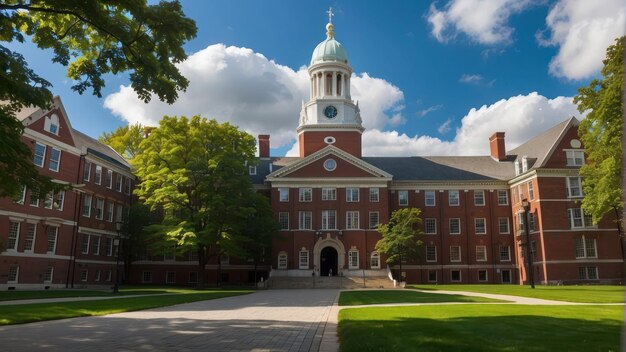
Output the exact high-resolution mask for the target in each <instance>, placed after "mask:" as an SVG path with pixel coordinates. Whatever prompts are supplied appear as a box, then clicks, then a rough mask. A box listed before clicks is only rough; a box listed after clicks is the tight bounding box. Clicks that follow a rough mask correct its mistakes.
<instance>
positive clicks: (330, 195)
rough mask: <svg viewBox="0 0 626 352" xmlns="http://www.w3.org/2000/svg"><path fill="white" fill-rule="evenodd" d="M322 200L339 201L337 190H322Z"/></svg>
mask: <svg viewBox="0 0 626 352" xmlns="http://www.w3.org/2000/svg"><path fill="white" fill-rule="evenodd" d="M322 200H337V189H336V188H322Z"/></svg>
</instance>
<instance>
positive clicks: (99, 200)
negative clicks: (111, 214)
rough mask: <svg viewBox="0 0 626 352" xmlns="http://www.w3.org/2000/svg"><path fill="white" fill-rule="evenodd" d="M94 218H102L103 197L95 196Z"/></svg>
mask: <svg viewBox="0 0 626 352" xmlns="http://www.w3.org/2000/svg"><path fill="white" fill-rule="evenodd" d="M96 219H98V220H102V219H104V198H99V197H96Z"/></svg>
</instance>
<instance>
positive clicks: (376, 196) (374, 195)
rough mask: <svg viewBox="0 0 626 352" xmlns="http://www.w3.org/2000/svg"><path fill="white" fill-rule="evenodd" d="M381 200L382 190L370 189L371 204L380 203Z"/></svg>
mask: <svg viewBox="0 0 626 352" xmlns="http://www.w3.org/2000/svg"><path fill="white" fill-rule="evenodd" d="M379 200H380V189H378V188H370V202H378V201H379Z"/></svg>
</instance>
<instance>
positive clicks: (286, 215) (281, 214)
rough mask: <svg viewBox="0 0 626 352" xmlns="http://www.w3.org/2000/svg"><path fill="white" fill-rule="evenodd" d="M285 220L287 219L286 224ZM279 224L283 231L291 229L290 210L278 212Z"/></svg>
mask: <svg viewBox="0 0 626 352" xmlns="http://www.w3.org/2000/svg"><path fill="white" fill-rule="evenodd" d="M283 220H286V223H285V224H283ZM278 225H279V227H280V230H283V231H287V230H289V212H288V211H281V212H278ZM283 225H286V226H283Z"/></svg>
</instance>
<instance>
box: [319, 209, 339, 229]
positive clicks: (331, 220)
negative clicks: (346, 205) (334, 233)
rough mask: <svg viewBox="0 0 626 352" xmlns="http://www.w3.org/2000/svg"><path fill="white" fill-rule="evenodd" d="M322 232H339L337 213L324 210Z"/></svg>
mask: <svg viewBox="0 0 626 352" xmlns="http://www.w3.org/2000/svg"><path fill="white" fill-rule="evenodd" d="M321 228H322V230H337V211H336V210H322V227H321Z"/></svg>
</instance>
